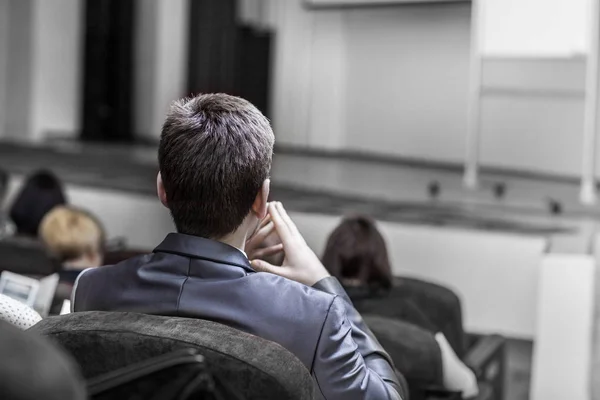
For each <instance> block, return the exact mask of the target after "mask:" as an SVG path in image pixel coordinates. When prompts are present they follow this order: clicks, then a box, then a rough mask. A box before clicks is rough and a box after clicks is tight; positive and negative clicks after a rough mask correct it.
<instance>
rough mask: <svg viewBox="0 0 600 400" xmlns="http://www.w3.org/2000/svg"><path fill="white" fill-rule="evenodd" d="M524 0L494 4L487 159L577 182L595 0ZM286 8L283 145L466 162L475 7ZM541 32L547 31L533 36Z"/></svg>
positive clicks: (278, 125)
mask: <svg viewBox="0 0 600 400" xmlns="http://www.w3.org/2000/svg"><path fill="white" fill-rule="evenodd" d="M515 1H516V0H514V1H513V0H511V1H510V2H505V1H503V0H497V1H493V2H491V1H490V3H489V4H492V5H493V7H490V8H489V10H488V11H490V10H491V11H494V13H495V14H494V18H495V19H494V21H492V23H490V24H489V29H488V31H489V32H486V34H488V33H489V35H488V36H489V37H488V38H487V41H485V46H484V50H485V54H486V58H485V59H484V70H483V72H484V91H483V99H482V123H481V126H482V142H481V161H482V163H483V165H485V166H491V167H500V168H507V169H512V170H526V171H533V172H541V173H549V174H555V175H563V176H571V177H577V176H579V174H580V170H581V158H582V136H583V104H584V78H585V62H586V60H585V58H582V57H579V56H578V57H575V58H573V57H571V56H572V55H573V54H577V55H581V53H582V52H583V51H584V49H585V46H587V42H586V41H585V40H584V39H585V31H586V26H587V24H586V21H585V16H586V15H585V14H586V10H587V8H586V7H587V5H589V3H588V0H578V1H577V2H570V1H568V0H553V3H552V4H549V3H548V4H547V3H544V4H546V5H547V7H543V6H542V5H540V1H541V0H531V4H533V5H534V6H535V7H534V6H532V5H531V4H530V3H528V4H522V3H519V4H522V6H521V7H519V4H517V3H515ZM277 3H278V4H276V5H274V6H273V7H275V8H276V10H277V12H276V13H275V14H274V15H275V24H274V26H275V28H276V49H275V59H274V68H275V70H274V81H273V82H274V84H273V95H272V101H273V107H272V109H273V110H274V115H273V122H274V127H275V133H276V137H277V140H278V143H279V144H280V145H286V146H296V147H304V148H317V149H330V150H346V151H348V150H349V151H358V152H368V153H374V154H380V155H388V156H395V157H406V158H416V159H424V160H429V161H443V162H452V163H457V164H462V162H463V159H464V150H465V141H466V113H467V102H466V99H467V84H468V74H469V69H468V68H469V67H468V60H469V46H470V41H469V38H470V12H471V10H470V5H469V4H468V3H457V4H421V5H414V4H413V5H404V6H396V7H383V8H356V9H352V8H351V9H345V8H342V9H335V8H334V9H326V10H320V9H307V8H304V7H302V4H301V1H300V0H295V1H290V2H277ZM552 5H554V7H552ZM494 7H495V8H494ZM511 13H512V14H518V15H517V18H516V22H515V23H514V25H515V26H514V31H513V24H512V23H508V22H507V21H509V20H510V18H508V17H510V16H511V15H512V14H511ZM536 15H539V16H540V18H538V19H536V18H535V16H536ZM542 17H543V18H542ZM561 18H562V19H561ZM487 19H490V16H487ZM539 19H542V20H543V21H542V22H539V21H538V20H539ZM557 20H560V21H561V22H560V23H558V22H557ZM582 20H583V21H582ZM528 22H529V23H530V24H528ZM578 22H580V23H578ZM538 23H540V24H541V28H540V29H541V32H538V30H537V29H532V27H533V26H534V25H535V26H536V27H537V25H536V24H538ZM550 27H553V28H555V29H554V30H552V29H550ZM542 28H543V29H542ZM515 32H518V34H515ZM556 35H559V36H560V37H561V38H562V39H561V40H560V41H556V40H555V39H556ZM526 36H527V37H529V38H532V40H527V37H526ZM519 38H523V41H521V42H520V41H519V40H518V39H519ZM550 56H552V57H550ZM558 56H560V57H558ZM598 176H600V168H599V171H598Z"/></svg>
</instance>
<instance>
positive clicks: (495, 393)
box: [363, 314, 505, 400]
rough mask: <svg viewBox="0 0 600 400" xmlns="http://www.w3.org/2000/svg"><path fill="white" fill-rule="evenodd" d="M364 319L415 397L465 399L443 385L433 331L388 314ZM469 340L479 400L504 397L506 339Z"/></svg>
mask: <svg viewBox="0 0 600 400" xmlns="http://www.w3.org/2000/svg"><path fill="white" fill-rule="evenodd" d="M363 318H364V320H365V322H366V323H367V325H368V326H369V328H370V329H371V331H373V333H374V334H375V336H376V337H377V339H378V340H379V342H380V343H381V345H382V346H383V347H384V349H385V350H386V351H387V352H388V353H389V354H390V356H391V357H392V359H393V361H394V363H395V364H396V368H398V369H399V370H400V372H401V373H402V374H403V375H404V376H405V377H406V380H407V381H408V387H409V390H410V399H411V400H438V399H446V400H450V399H457V400H460V399H462V397H461V396H460V393H453V392H448V391H446V390H445V389H443V388H442V387H441V386H440V382H441V379H442V358H441V357H442V356H441V352H440V350H439V346H438V345H437V342H436V341H435V338H434V336H433V334H432V333H430V332H428V331H425V330H423V329H420V328H418V327H416V326H414V325H412V324H409V323H406V322H403V321H400V320H396V319H392V318H388V317H382V316H378V315H368V314H365V315H363ZM407 338H408V339H409V340H407ZM469 342H470V343H469V346H468V348H467V352H466V355H465V356H464V357H463V362H464V363H465V364H466V365H467V366H468V367H469V368H471V369H472V370H473V371H474V372H475V375H476V376H477V380H478V382H479V390H480V393H479V396H478V397H477V400H503V395H504V393H503V385H504V364H505V361H504V347H505V339H504V338H502V337H500V336H495V335H493V336H471V337H470V340H469ZM415 360H416V361H415Z"/></svg>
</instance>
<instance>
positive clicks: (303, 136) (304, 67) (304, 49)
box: [269, 0, 315, 147]
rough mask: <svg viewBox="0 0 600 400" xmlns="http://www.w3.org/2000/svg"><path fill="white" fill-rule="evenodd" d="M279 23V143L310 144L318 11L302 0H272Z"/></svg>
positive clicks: (275, 108) (274, 102) (275, 107)
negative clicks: (313, 62) (316, 14)
mask: <svg viewBox="0 0 600 400" xmlns="http://www.w3.org/2000/svg"><path fill="white" fill-rule="evenodd" d="M270 6H271V7H272V9H271V10H270V13H269V14H270V18H272V21H273V23H274V26H275V36H276V39H275V46H274V49H273V55H274V57H273V72H274V74H273V79H272V84H271V90H272V94H271V96H270V98H271V107H270V109H271V110H272V113H273V117H272V119H273V126H274V129H275V136H276V138H277V143H278V144H279V145H287V146H297V147H306V146H308V144H309V137H308V133H309V131H310V119H311V117H312V115H311V103H310V102H311V88H312V74H311V68H312V54H313V53H312V51H313V50H312V48H313V38H314V18H315V17H314V14H313V13H312V12H311V11H308V10H307V9H306V8H305V7H304V5H303V2H302V1H300V0H294V1H283V0H276V1H271V4H270Z"/></svg>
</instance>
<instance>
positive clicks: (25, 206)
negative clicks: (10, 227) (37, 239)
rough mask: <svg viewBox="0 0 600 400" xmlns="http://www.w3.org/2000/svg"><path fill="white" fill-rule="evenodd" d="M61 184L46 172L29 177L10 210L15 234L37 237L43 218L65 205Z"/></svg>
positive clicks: (35, 173) (55, 177) (56, 178)
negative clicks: (15, 230) (15, 229)
mask: <svg viewBox="0 0 600 400" xmlns="http://www.w3.org/2000/svg"><path fill="white" fill-rule="evenodd" d="M66 203H67V200H66V196H65V193H64V191H63V185H62V182H61V181H60V180H59V179H58V177H57V176H56V175H54V174H53V173H52V172H51V171H48V170H39V171H36V172H34V173H33V174H32V175H30V176H29V177H28V178H27V179H26V181H25V183H24V184H23V187H22V188H21V191H20V192H19V194H18V195H17V197H16V199H15V201H14V202H13V204H12V207H11V209H10V219H11V220H12V221H13V222H14V224H15V226H16V228H17V234H19V235H26V236H37V234H38V229H39V226H40V223H41V222H42V219H43V218H44V216H45V215H46V214H47V213H48V212H49V211H50V210H52V209H53V208H54V207H56V206H60V205H63V204H66Z"/></svg>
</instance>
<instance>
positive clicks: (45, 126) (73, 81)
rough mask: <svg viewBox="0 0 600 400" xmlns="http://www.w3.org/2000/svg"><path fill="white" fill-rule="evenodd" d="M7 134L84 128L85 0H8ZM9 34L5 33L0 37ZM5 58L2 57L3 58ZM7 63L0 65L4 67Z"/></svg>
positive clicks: (33, 136)
mask: <svg viewBox="0 0 600 400" xmlns="http://www.w3.org/2000/svg"><path fill="white" fill-rule="evenodd" d="M3 3H4V5H3V7H6V8H7V9H8V11H7V14H5V16H3V18H8V19H9V20H10V23H8V24H7V25H6V24H3V23H0V25H2V26H1V27H0V30H4V33H6V35H2V36H4V38H6V39H8V44H7V50H6V52H5V53H4V54H8V57H0V58H4V59H5V60H6V61H4V62H5V63H6V64H4V66H5V67H6V75H5V76H6V81H5V82H6V85H5V89H6V90H5V93H10V96H9V95H6V97H5V101H4V104H3V107H2V108H3V109H4V110H5V114H4V115H5V117H6V118H5V123H4V136H5V137H10V138H13V139H19V140H30V141H40V140H44V139H45V138H46V135H47V134H48V132H60V134H61V135H66V136H75V135H77V133H78V132H79V129H80V118H79V110H80V108H79V93H80V74H81V65H80V59H81V11H80V10H81V2H79V1H73V0H56V1H52V2H47V1H43V0H4V1H3ZM0 40H4V39H0ZM1 62H2V61H0V63H1ZM1 68H2V67H0V69H1Z"/></svg>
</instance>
